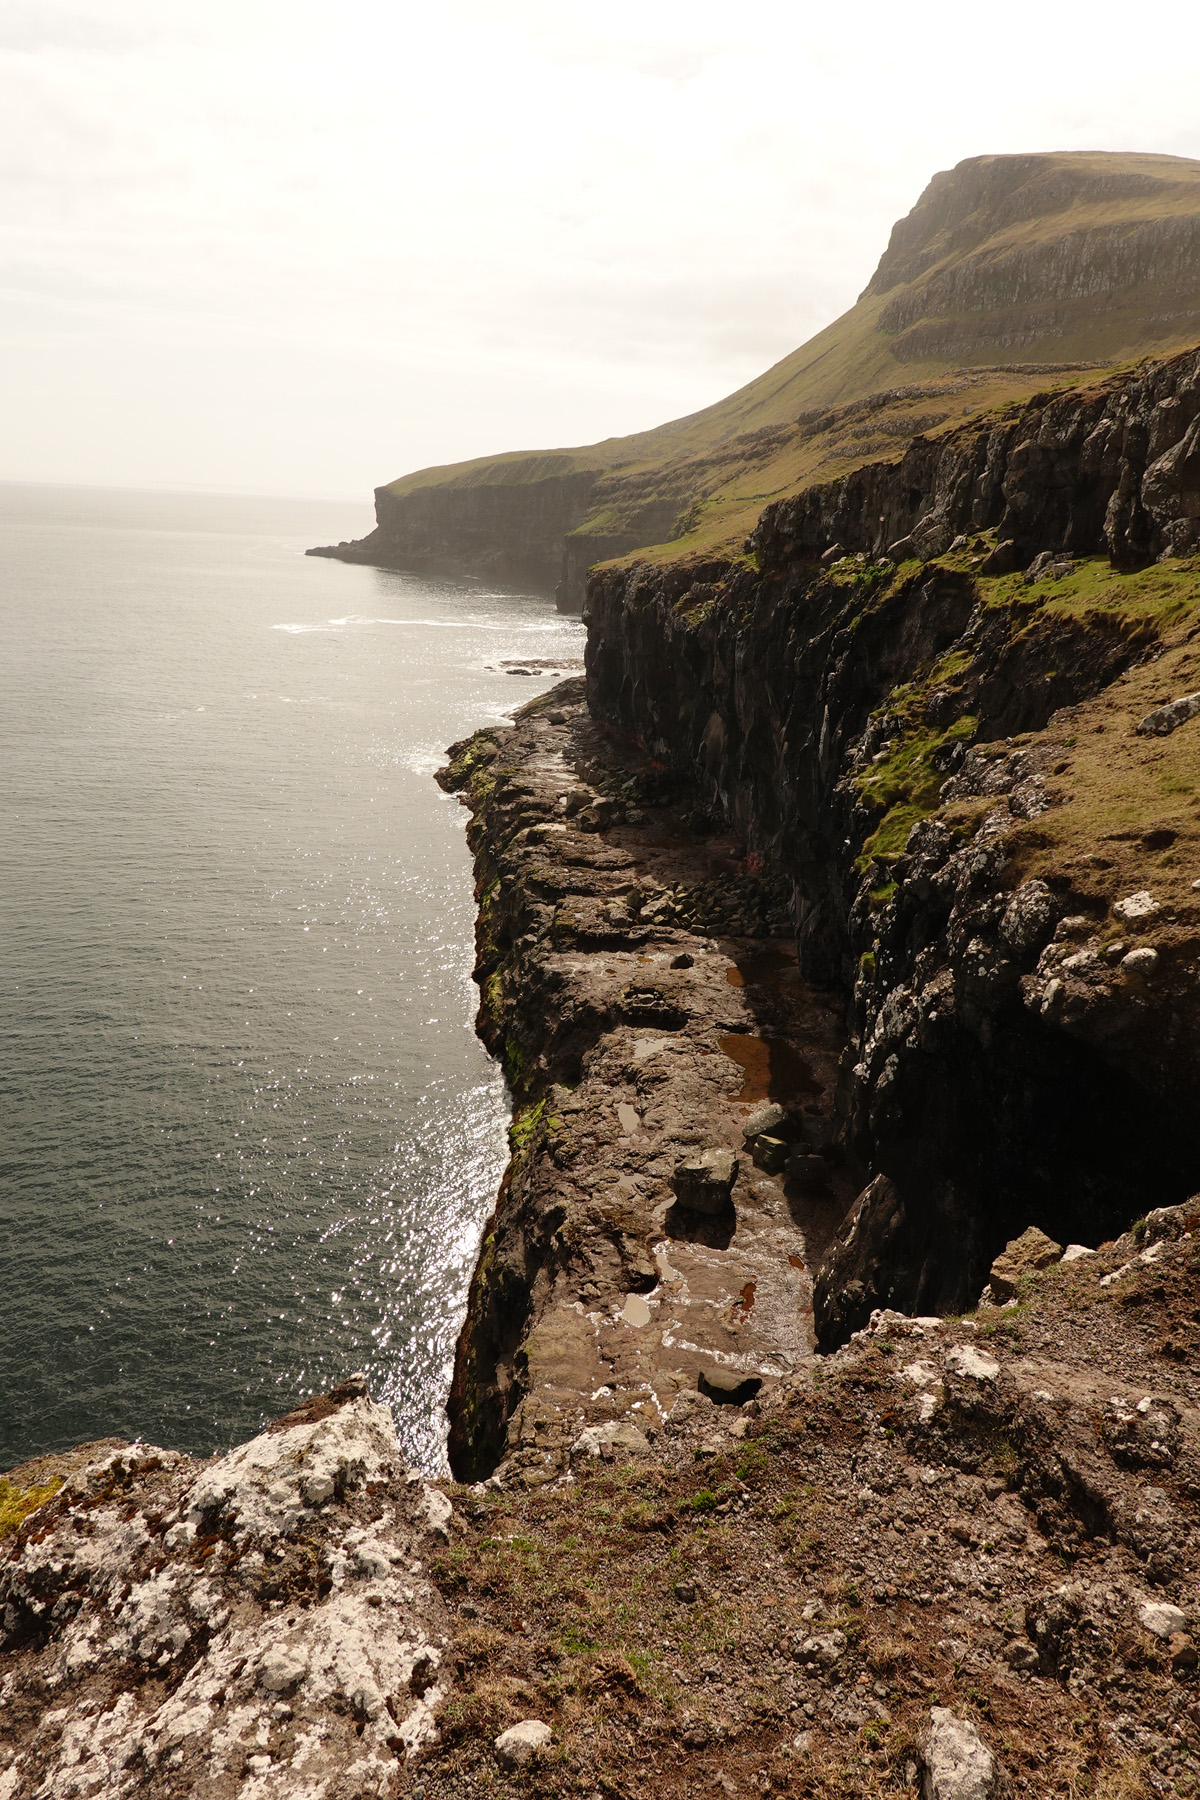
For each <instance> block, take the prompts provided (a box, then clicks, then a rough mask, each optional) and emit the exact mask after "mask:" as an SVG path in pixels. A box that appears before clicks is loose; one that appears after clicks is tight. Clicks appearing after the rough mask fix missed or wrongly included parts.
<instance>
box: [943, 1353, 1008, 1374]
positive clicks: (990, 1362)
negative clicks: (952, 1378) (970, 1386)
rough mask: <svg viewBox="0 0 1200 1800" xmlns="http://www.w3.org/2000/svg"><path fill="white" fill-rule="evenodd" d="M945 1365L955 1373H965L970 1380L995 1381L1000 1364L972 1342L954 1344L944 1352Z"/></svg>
mask: <svg viewBox="0 0 1200 1800" xmlns="http://www.w3.org/2000/svg"><path fill="white" fill-rule="evenodd" d="M946 1367H947V1368H948V1369H952V1370H953V1371H954V1373H955V1374H956V1375H965V1376H966V1377H967V1378H968V1379H969V1380H971V1381H995V1379H996V1377H997V1375H998V1374H999V1373H1000V1364H999V1363H998V1362H997V1361H996V1359H995V1357H994V1356H988V1355H987V1354H986V1353H985V1352H984V1351H982V1350H976V1349H975V1347H974V1345H972V1344H955V1345H954V1347H953V1349H951V1350H948V1351H947V1352H946Z"/></svg>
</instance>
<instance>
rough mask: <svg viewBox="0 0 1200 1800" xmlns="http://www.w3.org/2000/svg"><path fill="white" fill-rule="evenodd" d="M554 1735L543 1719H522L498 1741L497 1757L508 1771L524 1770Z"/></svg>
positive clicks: (503, 1733) (503, 1732)
mask: <svg viewBox="0 0 1200 1800" xmlns="http://www.w3.org/2000/svg"><path fill="white" fill-rule="evenodd" d="M553 1736H554V1733H553V1732H552V1731H551V1729H550V1727H549V1726H548V1725H547V1724H546V1723H545V1721H544V1720H543V1719H522V1720H521V1722H520V1724H519V1725H510V1726H509V1728H508V1730H507V1731H502V1732H501V1733H500V1736H499V1737H498V1738H497V1739H496V1755H497V1756H498V1757H499V1758H500V1761H501V1762H502V1763H503V1764H504V1766H505V1768H508V1769H522V1768H524V1767H525V1765H526V1763H530V1762H532V1761H533V1759H534V1757H535V1756H536V1755H537V1753H538V1751H539V1750H544V1749H545V1747H546V1745H547V1744H548V1743H549V1742H550V1740H551V1738H552V1737H553Z"/></svg>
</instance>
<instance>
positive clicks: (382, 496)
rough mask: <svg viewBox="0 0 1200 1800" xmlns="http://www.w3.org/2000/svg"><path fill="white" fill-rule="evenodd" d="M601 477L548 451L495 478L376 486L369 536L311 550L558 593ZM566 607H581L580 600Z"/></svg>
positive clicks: (501, 469)
mask: <svg viewBox="0 0 1200 1800" xmlns="http://www.w3.org/2000/svg"><path fill="white" fill-rule="evenodd" d="M597 478H598V471H596V470H594V469H586V468H585V469H579V468H575V467H573V466H572V465H571V463H570V462H569V461H568V459H566V458H556V457H554V456H546V457H538V458H527V459H525V460H524V461H517V462H515V463H505V464H502V465H501V466H500V467H499V468H498V469H497V470H495V471H493V472H492V478H491V479H487V480H479V481H472V482H460V483H456V484H453V485H451V484H447V485H445V486H440V485H430V486H424V487H413V488H410V489H408V490H407V491H406V492H403V493H395V492H393V490H392V489H391V488H387V487H380V488H376V490H375V518H376V521H377V522H376V527H375V530H374V531H373V532H372V533H371V534H370V536H369V537H365V538H361V539H359V540H358V541H357V542H354V543H343V544H329V545H323V546H320V547H317V548H314V549H312V550H310V551H309V552H308V555H309V556H332V557H336V558H338V559H339V560H341V561H342V562H361V563H371V564H374V565H376V566H378V567H381V568H397V569H413V570H418V571H426V572H429V573H435V574H449V575H466V576H477V577H480V578H481V579H483V580H486V581H495V582H501V583H504V584H509V585H512V586H519V587H527V588H531V589H532V590H533V591H534V592H535V593H553V592H554V591H555V589H556V587H558V585H559V583H560V582H561V580H562V576H563V555H564V552H563V540H564V538H565V536H566V534H567V533H568V532H571V531H573V530H574V529H575V528H576V526H578V525H580V524H581V523H582V521H583V520H584V519H585V518H586V517H587V513H588V510H589V505H590V501H591V495H592V491H593V489H594V488H595V485H596V481H597ZM620 547H621V548H632V545H629V544H622V545H621V546H620ZM564 610H567V611H574V612H578V610H579V604H578V602H576V603H575V604H574V605H573V606H569V607H564Z"/></svg>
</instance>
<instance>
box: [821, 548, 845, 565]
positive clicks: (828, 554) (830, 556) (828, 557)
mask: <svg viewBox="0 0 1200 1800" xmlns="http://www.w3.org/2000/svg"><path fill="white" fill-rule="evenodd" d="M845 554H846V551H845V546H844V545H842V544H830V546H829V548H828V550H826V551H825V553H824V555H823V556H822V557H821V561H822V562H823V563H824V564H825V566H826V568H828V566H829V564H830V563H835V562H841V560H842V558H843V556H845Z"/></svg>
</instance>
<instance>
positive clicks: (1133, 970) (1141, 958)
mask: <svg viewBox="0 0 1200 1800" xmlns="http://www.w3.org/2000/svg"><path fill="white" fill-rule="evenodd" d="M1121 967H1122V968H1123V969H1124V970H1126V971H1127V973H1128V974H1130V975H1153V973H1154V971H1155V969H1157V967H1158V951H1157V950H1152V949H1151V948H1150V946H1149V944H1143V945H1141V946H1140V948H1138V949H1137V950H1131V951H1130V952H1129V954H1128V956H1123V957H1122V958H1121Z"/></svg>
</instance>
